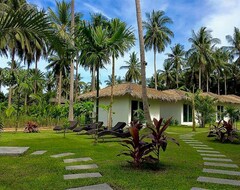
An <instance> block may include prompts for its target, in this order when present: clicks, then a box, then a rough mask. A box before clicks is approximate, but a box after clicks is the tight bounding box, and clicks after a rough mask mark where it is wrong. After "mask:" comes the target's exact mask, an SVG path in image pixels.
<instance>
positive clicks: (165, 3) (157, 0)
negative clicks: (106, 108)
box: [0, 0, 240, 86]
mask: <svg viewBox="0 0 240 190" xmlns="http://www.w3.org/2000/svg"><path fill="white" fill-rule="evenodd" d="M67 1H70V0H67ZM28 2H30V3H33V4H35V5H37V6H38V7H40V8H44V9H47V8H48V7H51V8H52V9H54V8H55V1H52V0H51V1H50V0H41V1H38V0H28ZM141 8H142V16H143V20H145V13H146V12H151V11H152V10H163V11H165V13H166V15H167V16H169V17H170V18H171V19H172V20H173V22H174V23H173V24H172V25H169V27H170V28H171V30H172V31H173V32H174V38H173V39H172V43H171V45H170V46H168V47H167V48H166V51H165V52H163V53H161V54H158V55H157V69H162V65H163V61H164V59H165V58H166V55H165V54H166V53H168V52H169V50H170V47H171V46H173V45H175V44H177V43H181V44H183V45H184V47H185V49H188V48H189V47H190V44H189V43H188V38H189V37H191V32H192V30H195V31H197V30H198V29H199V28H200V27H201V26H206V27H208V28H209V29H211V30H213V32H212V35H213V36H214V37H217V38H219V39H221V41H222V44H221V45H227V42H226V40H225V36H226V35H229V34H230V35H232V34H233V28H234V26H236V27H238V28H240V19H239V18H240V11H239V10H240V1H239V0H141ZM75 11H79V12H81V13H83V15H84V17H83V19H86V20H87V19H89V15H90V13H102V14H103V15H105V16H106V17H107V18H109V19H111V18H116V17H118V18H120V19H121V20H122V21H125V22H126V23H127V24H128V25H129V26H132V27H133V29H134V31H135V35H136V37H138V35H137V22H136V12H135V0H120V1H119V0H75ZM133 51H136V52H139V46H138V41H136V45H135V47H133V48H132V49H131V50H130V51H129V52H127V53H126V54H125V56H124V57H121V58H119V59H118V60H117V62H116V73H117V75H119V76H121V77H123V76H124V75H125V72H126V71H125V70H120V69H119V68H120V66H122V65H124V64H125V63H124V61H127V60H128V59H129V53H131V52H133ZM138 55H139V53H138ZM0 59H1V67H4V66H6V64H5V63H6V62H7V59H6V58H0ZM146 61H147V62H148V65H147V68H146V74H147V77H151V76H152V75H153V52H152V51H149V52H146ZM46 65H47V61H46V60H41V62H40V63H39V68H40V69H41V70H43V71H44V68H45V67H46ZM79 72H80V73H81V76H82V77H83V80H84V81H85V82H90V74H89V73H88V72H86V71H84V69H82V68H80V69H79ZM110 74H111V65H107V66H106V69H104V70H102V71H101V76H100V77H101V81H102V86H104V80H106V79H107V75H110Z"/></svg>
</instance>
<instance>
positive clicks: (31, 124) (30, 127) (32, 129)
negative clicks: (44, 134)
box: [24, 121, 39, 133]
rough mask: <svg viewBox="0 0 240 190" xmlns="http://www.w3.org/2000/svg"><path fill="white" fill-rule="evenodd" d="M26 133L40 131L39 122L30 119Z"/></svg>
mask: <svg viewBox="0 0 240 190" xmlns="http://www.w3.org/2000/svg"><path fill="white" fill-rule="evenodd" d="M24 132H25V133H38V132H39V130H38V125H37V123H35V122H33V121H28V122H27V125H26V127H25V129H24Z"/></svg>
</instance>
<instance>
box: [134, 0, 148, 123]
mask: <svg viewBox="0 0 240 190" xmlns="http://www.w3.org/2000/svg"><path fill="white" fill-rule="evenodd" d="M135 3H136V17H137V24H138V35H139V45H140V57H141V59H140V60H141V82H142V101H143V109H144V117H145V119H146V121H147V124H148V125H152V122H151V117H150V112H149V104H148V97H147V86H146V71H145V69H146V68H145V67H146V62H145V52H144V39H143V27H142V15H141V5H140V0H135Z"/></svg>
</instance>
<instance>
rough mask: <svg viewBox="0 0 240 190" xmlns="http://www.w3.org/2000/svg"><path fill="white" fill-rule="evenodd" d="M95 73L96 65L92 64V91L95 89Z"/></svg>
mask: <svg viewBox="0 0 240 190" xmlns="http://www.w3.org/2000/svg"><path fill="white" fill-rule="evenodd" d="M95 74H96V65H95V64H93V68H92V91H94V90H95V86H96V84H95V81H96V78H95Z"/></svg>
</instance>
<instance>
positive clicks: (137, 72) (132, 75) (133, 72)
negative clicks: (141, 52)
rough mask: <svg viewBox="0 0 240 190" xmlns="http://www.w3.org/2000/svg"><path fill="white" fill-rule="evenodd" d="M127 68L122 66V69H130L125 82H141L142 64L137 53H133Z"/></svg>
mask: <svg viewBox="0 0 240 190" xmlns="http://www.w3.org/2000/svg"><path fill="white" fill-rule="evenodd" d="M125 63H126V64H127V65H126V66H121V67H120V69H128V70H127V72H126V74H125V81H127V82H135V83H137V82H139V81H140V79H141V63H140V62H139V59H138V58H137V54H136V52H132V53H131V54H130V57H129V61H125Z"/></svg>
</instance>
